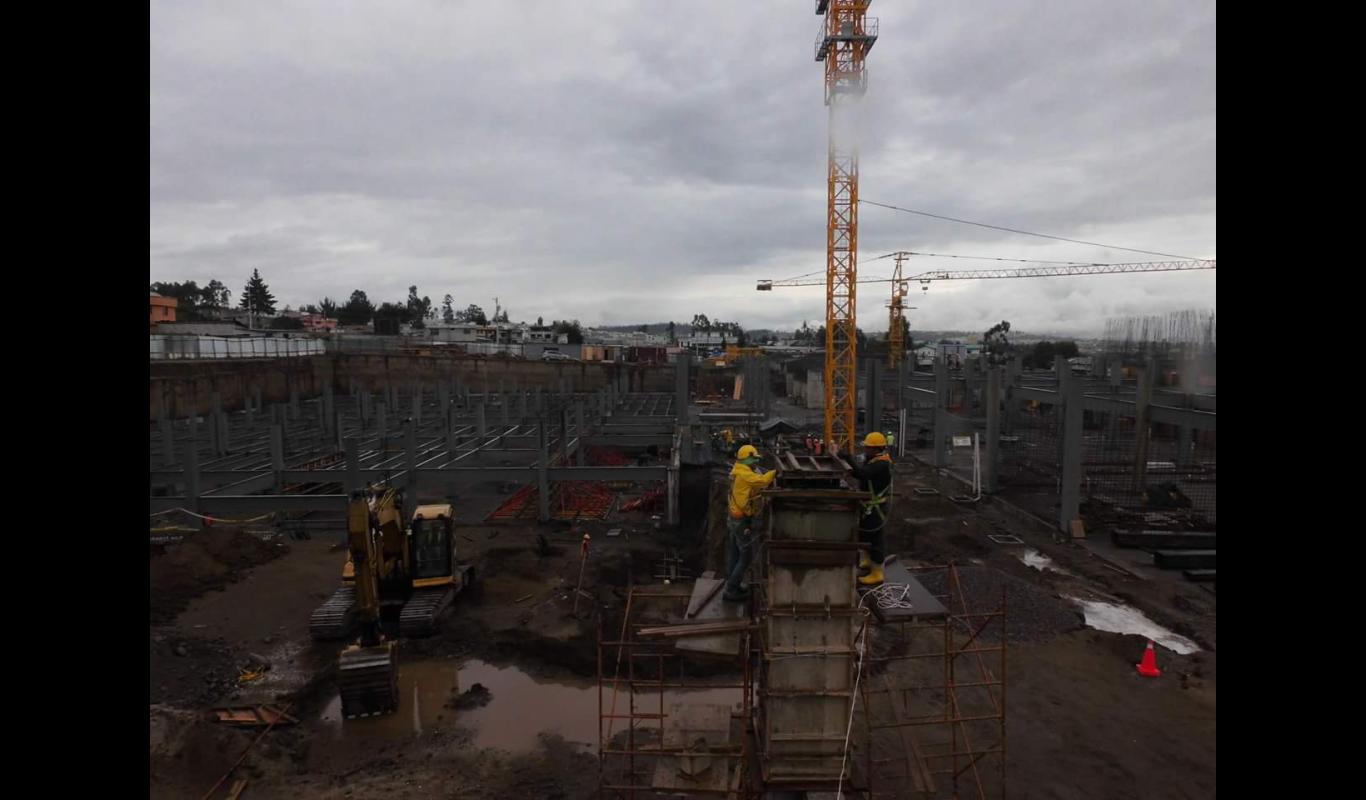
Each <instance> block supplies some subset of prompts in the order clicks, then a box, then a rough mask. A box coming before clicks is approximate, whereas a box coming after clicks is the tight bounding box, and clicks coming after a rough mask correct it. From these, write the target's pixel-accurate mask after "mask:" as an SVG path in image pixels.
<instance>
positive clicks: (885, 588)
mask: <svg viewBox="0 0 1366 800" xmlns="http://www.w3.org/2000/svg"><path fill="white" fill-rule="evenodd" d="M910 593H911V585H910V584H909V583H884V584H882V585H881V586H878V587H875V588H873V589H869V590H868V591H867V592H866V593H864V595H863V600H867V599H868V598H869V597H872V598H873V599H874V600H876V601H877V607H878V608H883V609H894V608H895V609H905V610H908V611H909V610H913V609H914V608H915V604H914V603H912V602H910V601H909V600H907V599H906V597H907V596H908V595H910ZM859 602H860V603H862V602H863V601H859Z"/></svg>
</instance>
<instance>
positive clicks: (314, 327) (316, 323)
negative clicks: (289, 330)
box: [299, 314, 337, 333]
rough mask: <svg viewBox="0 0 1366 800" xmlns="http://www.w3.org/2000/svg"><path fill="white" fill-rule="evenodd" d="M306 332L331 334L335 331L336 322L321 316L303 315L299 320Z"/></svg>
mask: <svg viewBox="0 0 1366 800" xmlns="http://www.w3.org/2000/svg"><path fill="white" fill-rule="evenodd" d="M299 321H300V322H302V323H303V325H304V330H306V331H322V332H329V333H330V332H332V331H335V330H336V329H337V321H336V320H335V319H331V318H329V317H324V316H323V315H322V314H304V315H303V316H302V317H300V318H299Z"/></svg>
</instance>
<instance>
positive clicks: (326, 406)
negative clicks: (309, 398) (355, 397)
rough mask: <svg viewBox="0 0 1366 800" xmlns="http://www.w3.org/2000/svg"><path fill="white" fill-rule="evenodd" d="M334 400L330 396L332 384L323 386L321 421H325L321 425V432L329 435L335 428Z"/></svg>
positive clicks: (335, 412)
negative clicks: (323, 431)
mask: <svg viewBox="0 0 1366 800" xmlns="http://www.w3.org/2000/svg"><path fill="white" fill-rule="evenodd" d="M336 405H337V404H336V398H334V397H333V396H332V384H331V383H330V382H329V383H324V384H323V419H325V420H327V422H326V424H324V425H323V430H325V431H327V432H329V433H331V432H332V430H333V429H334V428H335V427H336V417H337V407H336Z"/></svg>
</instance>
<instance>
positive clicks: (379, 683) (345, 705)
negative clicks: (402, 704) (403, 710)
mask: <svg viewBox="0 0 1366 800" xmlns="http://www.w3.org/2000/svg"><path fill="white" fill-rule="evenodd" d="M397 656H398V653H397V649H396V648H395V645H394V642H384V643H382V644H379V645H377V646H375V647H361V646H359V645H353V646H351V647H348V648H346V649H345V650H343V651H342V654H341V658H340V663H339V669H338V671H337V685H338V688H339V689H340V690H341V707H342V716H343V717H345V718H347V719H351V718H353V717H369V716H373V715H377V714H389V713H392V712H394V711H396V710H398V657H397Z"/></svg>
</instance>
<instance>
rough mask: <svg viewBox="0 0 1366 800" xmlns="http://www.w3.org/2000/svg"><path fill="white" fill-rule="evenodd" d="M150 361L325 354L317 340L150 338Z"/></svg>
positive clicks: (295, 356) (253, 337)
mask: <svg viewBox="0 0 1366 800" xmlns="http://www.w3.org/2000/svg"><path fill="white" fill-rule="evenodd" d="M151 339H152V344H151V359H152V360H153V361H169V360H181V359H185V360H188V359H211V358H212V359H217V358H298V357H302V356H319V355H322V354H323V353H324V352H325V346H324V344H323V342H322V340H321V339H311V338H284V337H274V336H183V335H182V336H176V335H170V334H152V337H151Z"/></svg>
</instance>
